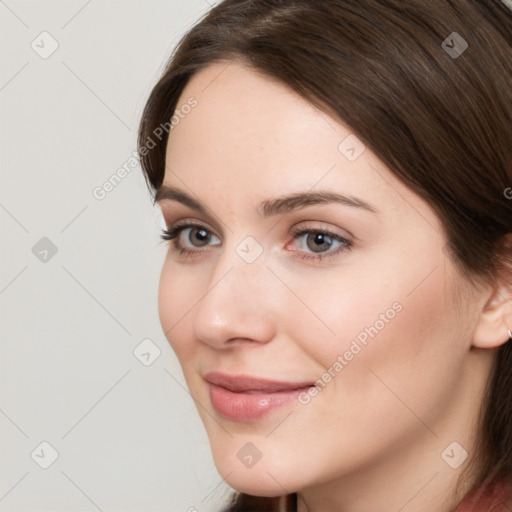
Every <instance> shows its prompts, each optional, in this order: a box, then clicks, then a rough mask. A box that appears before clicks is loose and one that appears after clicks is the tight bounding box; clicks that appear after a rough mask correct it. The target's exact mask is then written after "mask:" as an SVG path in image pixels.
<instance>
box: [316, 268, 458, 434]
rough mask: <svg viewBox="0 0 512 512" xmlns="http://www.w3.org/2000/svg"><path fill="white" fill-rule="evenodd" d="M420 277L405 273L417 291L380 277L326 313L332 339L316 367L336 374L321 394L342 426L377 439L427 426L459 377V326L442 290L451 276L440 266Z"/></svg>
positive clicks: (405, 282)
mask: <svg viewBox="0 0 512 512" xmlns="http://www.w3.org/2000/svg"><path fill="white" fill-rule="evenodd" d="M397 270H398V269H397ZM425 274H428V272H425V271H422V270H421V269H416V270H414V269H411V273H410V274H409V276H416V277H417V278H416V282H417V283H419V282H421V284H420V285H419V286H417V287H416V288H415V287H414V286H412V285H411V283H410V281H409V279H404V278H402V279H401V280H399V279H386V276H381V278H380V282H379V283H377V282H375V281H374V283H373V286H371V287H367V286H359V287H354V288H351V289H352V293H351V295H350V297H346V296H345V297H344V298H342V299H341V300H338V301H337V303H336V305H333V304H334V301H332V302H328V307H327V308H324V315H325V317H324V318H325V319H326V322H327V323H328V324H329V325H331V326H332V328H333V330H334V331H335V332H336V336H332V341H329V342H328V343H325V344H323V345H322V348H321V351H322V358H323V361H322V362H323V364H324V365H325V368H326V369H329V368H330V369H331V370H332V371H331V372H330V373H334V374H335V375H336V376H335V378H333V379H331V380H332V383H329V384H327V385H326V390H325V391H324V390H321V391H320V394H325V396H326V399H327V396H328V397H329V400H333V401H335V402H336V404H337V406H339V407H337V410H338V411H339V413H337V414H339V415H340V417H343V423H344V424H345V425H354V426H358V428H362V427H365V428H366V427H367V426H369V427H368V428H370V430H371V431H372V435H373V436H376V437H375V439H378V438H379V437H380V438H382V436H384V437H386V435H390V436H391V435H392V434H391V433H392V432H393V429H394V428H395V427H396V425H397V422H400V424H401V425H402V426H403V428H411V429H414V428H417V427H418V425H420V426H421V423H420V422H418V420H417V417H420V418H422V419H424V420H425V421H426V422H427V423H430V422H431V423H433V422H434V421H435V419H436V417H437V415H438V414H440V413H441V411H442V410H443V407H446V406H447V404H448V403H449V401H450V396H451V395H452V393H453V390H454V389H455V388H456V386H457V382H458V380H459V378H460V377H461V372H462V364H463V360H464V344H463V343H462V341H463V340H462V337H463V336H462V335H461V334H460V325H459V323H460V322H461V321H462V320H461V319H459V317H458V312H457V311H456V310H455V309H454V306H453V301H452V300H450V297H449V296H447V295H445V292H444V290H445V283H446V280H447V279H449V278H450V277H449V276H447V275H445V274H444V271H443V266H442V264H441V265H440V266H439V268H437V270H436V271H435V272H433V273H432V274H431V275H430V276H429V277H428V278H427V279H425V280H424V281H422V279H423V278H424V277H425ZM396 275H399V273H398V274H396ZM413 281H414V280H413ZM383 283H384V284H383ZM368 284H370V283H368ZM317 305H318V303H317ZM340 356H341V359H342V361H343V362H340ZM336 362H338V364H336ZM324 375H325V374H324ZM325 376H326V378H327V379H329V376H328V375H325ZM322 380H324V379H322ZM327 388H329V391H328V392H327V393H326V391H327ZM411 410H412V411H414V414H411ZM445 410H446V409H445ZM415 415H417V417H416V416H415ZM371 425H374V426H375V427H372V426H371ZM407 426H408V427H407ZM374 428H375V431H373V429H374ZM386 432H387V434H386Z"/></svg>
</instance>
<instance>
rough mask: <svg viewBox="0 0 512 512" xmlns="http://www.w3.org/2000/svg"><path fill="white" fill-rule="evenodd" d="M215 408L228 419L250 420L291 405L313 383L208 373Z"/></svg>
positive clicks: (206, 376) (207, 380)
mask: <svg viewBox="0 0 512 512" xmlns="http://www.w3.org/2000/svg"><path fill="white" fill-rule="evenodd" d="M204 378H205V380H206V382H207V383H208V386H209V391H210V400H211V402H212V405H213V407H214V409H215V410H216V411H217V413H219V414H220V415H221V416H223V417H224V418H226V419H229V420H232V421H241V422H249V421H254V420H257V419H260V418H262V417H263V416H266V415H267V414H270V413H271V412H272V411H273V410H275V409H276V408H281V407H284V406H285V405H290V404H291V403H292V402H293V401H295V400H296V398H297V397H298V396H299V395H300V394H301V393H303V392H307V391H308V389H309V388H310V387H312V386H313V385H314V384H313V383H312V382H281V381H274V380H268V379H260V378H255V377H249V376H245V375H235V376H232V375H227V374H222V373H219V372H210V373H207V374H206V375H205V377H204Z"/></svg>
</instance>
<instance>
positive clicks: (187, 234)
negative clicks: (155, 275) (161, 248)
mask: <svg viewBox="0 0 512 512" xmlns="http://www.w3.org/2000/svg"><path fill="white" fill-rule="evenodd" d="M182 233H184V237H183V238H185V240H186V241H187V243H190V245H191V246H192V247H196V248H197V247H205V246H208V244H209V242H210V241H211V239H212V237H214V238H217V237H216V236H215V235H214V234H213V233H211V232H210V231H209V230H208V229H206V228H205V227H204V226H202V225H201V224H198V223H195V222H192V221H188V222H187V223H183V224H176V225H175V226H173V227H172V228H171V229H164V230H163V233H162V235H160V236H161V238H162V240H167V241H171V240H172V245H173V246H174V247H175V248H176V249H178V250H179V251H180V254H183V253H197V252H203V251H201V250H199V251H198V250H196V249H191V248H190V247H187V246H184V245H183V243H182V240H181V238H182V237H181V234H182ZM217 240H218V238H217Z"/></svg>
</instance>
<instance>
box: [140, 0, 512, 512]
mask: <svg viewBox="0 0 512 512" xmlns="http://www.w3.org/2000/svg"><path fill="white" fill-rule="evenodd" d="M511 45H512V11H511V10H510V9H509V7H508V6H507V4H506V2H505V1H502V0H436V1H432V2H425V1H424V0H226V1H224V2H221V3H220V4H219V5H217V6H216V7H214V8H213V9H212V10H211V11H210V12H209V13H208V14H207V15H205V17H204V18H203V19H202V20H200V22H199V23H197V24H196V25H195V26H194V27H193V28H192V29H191V30H190V31H189V32H188V33H187V34H186V36H185V37H184V38H183V39H182V41H181V42H180V44H179V45H178V47H177V50H176V51H175V52H174V54H173V56H172V58H171V59H170V61H169V63H168V64H167V66H166V69H165V71H164V73H163V75H162V77H161V78H160V80H159V81H158V83H157V84H156V86H155V87H154V89H153V90H152V92H151V95H150V97H149V99H148V102H147V104H146V107H145V110H144V113H143V118H142V121H141V125H140V132H139V141H138V151H139V154H140V157H141V162H142V166H143V170H144V173H145V176H146V179H147V183H148V185H149V187H150V189H151V191H152V192H153V193H154V194H155V202H156V203H157V204H158V205H159V206H160V207H161V209H162V212H163V216H164V219H165V222H166V225H167V229H166V230H165V232H164V234H163V238H164V239H166V240H169V242H168V243H169V249H168V254H167V256H166V259H165V262H164V265H163V269H162V273H161V281H160V289H159V313H160V319H161V323H162V327H163V330H164V332H165V334H166V336H167V338H168V340H169V342H170V344H171V346H172V348H173V349H174V350H175V352H176V354H177V357H178V358H179V360H180V363H181V365H182V369H183V372H184V376H185V379H186V382H187V386H188V388H189V390H190V393H191V395H192V397H193V398H194V400H195V402H196V404H197V407H198V412H199V414H200V416H201V419H202V420H203V422H204V425H205V428H206V431H207V434H208V437H209V441H210V445H211V449H212V454H213V458H214V461H215V464H216V467H217V469H218V471H219V473H220V474H221V475H222V477H223V478H224V479H225V481H226V482H227V483H228V484H229V485H230V486H231V487H232V488H233V489H235V490H236V491H237V492H236V493H235V494H234V496H233V499H232V502H231V503H230V504H229V506H228V509H227V510H229V511H233V512H234V511H300V512H306V511H307V512H335V511H336V512H368V511H372V512H374V511H379V512H384V511H385V512H388V511H389V512H391V511H403V512H406V511H414V512H427V511H428V512H452V511H454V510H457V512H463V511H464V512H466V511H469V510H474V511H475V512H476V511H478V512H489V511H491V510H492V511H494V512H497V511H498V510H500V511H501V510H503V511H504V510H512V498H511V490H510V488H511V483H512V356H511V346H510V343H511V341H510V338H511V337H512V333H511V331H510V329H511V328H512V47H511Z"/></svg>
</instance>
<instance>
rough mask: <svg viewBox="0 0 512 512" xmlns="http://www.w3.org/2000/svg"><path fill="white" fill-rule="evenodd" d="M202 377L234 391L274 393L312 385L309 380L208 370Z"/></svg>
mask: <svg viewBox="0 0 512 512" xmlns="http://www.w3.org/2000/svg"><path fill="white" fill-rule="evenodd" d="M204 379H205V380H206V381H207V382H209V383H211V384H215V385H217V386H222V387H223V388H226V389H229V390H230V391H233V392H234V393H241V392H244V391H262V392H267V393H275V392H277V391H290V390H292V389H302V388H305V387H309V386H312V385H313V383H311V382H280V381H276V380H268V379H260V378H256V377H250V376H248V375H227V374H225V373H220V372H208V373H207V374H206V375H205V376H204Z"/></svg>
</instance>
